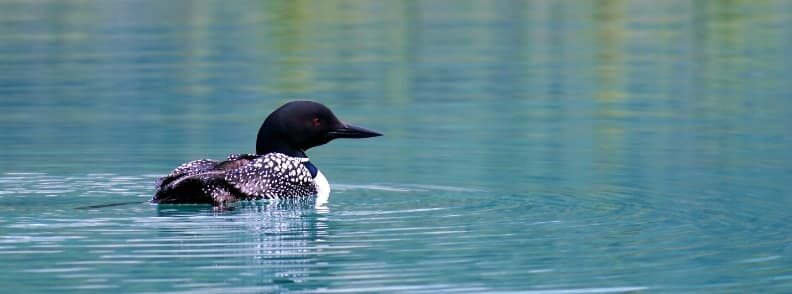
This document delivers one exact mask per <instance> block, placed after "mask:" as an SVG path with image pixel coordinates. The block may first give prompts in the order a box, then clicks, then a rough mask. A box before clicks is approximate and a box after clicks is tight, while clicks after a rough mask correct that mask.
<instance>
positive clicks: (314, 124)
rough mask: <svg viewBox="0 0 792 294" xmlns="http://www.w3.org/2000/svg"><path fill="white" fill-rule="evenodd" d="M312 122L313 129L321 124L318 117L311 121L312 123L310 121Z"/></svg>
mask: <svg viewBox="0 0 792 294" xmlns="http://www.w3.org/2000/svg"><path fill="white" fill-rule="evenodd" d="M312 122H313V126H314V127H318V126H319V125H321V124H322V123H321V122H320V121H319V118H318V117H315V118H314V119H313V121H312Z"/></svg>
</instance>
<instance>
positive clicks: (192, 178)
mask: <svg viewBox="0 0 792 294" xmlns="http://www.w3.org/2000/svg"><path fill="white" fill-rule="evenodd" d="M307 163H308V158H302V157H291V156H287V155H285V154H281V153H268V154H265V155H261V156H258V155H251V154H231V155H229V156H228V158H227V159H226V160H225V161H216V160H209V159H201V160H195V161H191V162H188V163H185V164H182V165H180V166H179V167H177V168H176V169H175V170H173V172H171V173H170V174H169V175H167V176H165V177H163V178H161V179H160V180H159V181H158V182H157V192H156V194H155V196H154V199H153V201H154V202H157V203H212V204H215V205H221V204H224V203H229V202H234V201H239V200H256V199H277V198H294V197H305V196H310V195H314V194H316V191H317V190H316V189H317V188H316V185H315V184H314V181H313V177H312V176H311V172H310V171H309V170H308V168H307V167H306V166H305V164H307Z"/></svg>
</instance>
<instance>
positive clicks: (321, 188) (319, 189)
mask: <svg viewBox="0 0 792 294" xmlns="http://www.w3.org/2000/svg"><path fill="white" fill-rule="evenodd" d="M314 184H315V185H316V206H320V205H325V204H327V201H328V200H329V199H330V183H329V182H327V178H325V176H324V174H322V171H320V170H317V171H316V177H315V178H314Z"/></svg>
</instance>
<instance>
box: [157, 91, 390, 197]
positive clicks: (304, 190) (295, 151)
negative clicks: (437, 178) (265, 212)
mask: <svg viewBox="0 0 792 294" xmlns="http://www.w3.org/2000/svg"><path fill="white" fill-rule="evenodd" d="M380 135H381V134H379V133H377V132H374V131H371V130H367V129H364V128H361V127H356V126H352V125H349V124H346V123H343V122H341V121H340V120H338V119H337V118H336V117H335V115H333V113H332V112H331V111H330V109H328V108H327V107H325V106H324V105H321V104H319V103H316V102H311V101H294V102H289V103H287V104H285V105H283V106H281V107H280V108H278V109H277V110H275V111H274V112H273V113H272V114H270V115H269V116H268V117H267V119H266V120H265V121H264V123H262V125H261V128H260V129H259V133H258V138H257V142H256V154H231V155H229V156H228V158H227V159H226V160H224V161H217V160H210V159H201V160H195V161H190V162H187V163H184V164H182V165H180V166H179V167H177V168H176V169H175V170H173V171H172V172H171V173H170V174H168V175H167V176H165V177H162V178H160V179H159V180H158V181H157V191H156V194H155V195H154V198H153V199H152V202H155V203H172V204H180V203H211V204H214V205H223V204H226V203H230V202H235V201H239V200H257V199H277V198H297V197H305V196H311V195H318V197H320V198H324V199H326V198H327V197H328V195H329V193H330V187H329V185H328V183H327V179H326V178H325V177H324V175H323V174H322V172H321V171H319V170H318V169H317V168H316V166H314V165H313V164H312V163H311V162H310V161H309V159H308V157H307V156H306V155H305V150H307V149H308V148H311V147H315V146H319V145H322V144H325V143H327V142H329V141H330V140H333V139H336V138H368V137H374V136H380Z"/></svg>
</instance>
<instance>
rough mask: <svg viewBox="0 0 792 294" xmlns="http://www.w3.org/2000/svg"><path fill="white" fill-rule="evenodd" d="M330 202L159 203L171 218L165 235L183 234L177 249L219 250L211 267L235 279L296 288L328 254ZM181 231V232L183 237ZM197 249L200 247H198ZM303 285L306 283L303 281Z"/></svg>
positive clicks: (214, 252) (203, 253)
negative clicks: (220, 205) (209, 204)
mask: <svg viewBox="0 0 792 294" xmlns="http://www.w3.org/2000/svg"><path fill="white" fill-rule="evenodd" d="M329 212H330V211H329V209H328V207H327V203H326V202H324V203H317V201H316V199H315V198H295V199H280V200H270V201H253V202H247V201H242V202H238V203H235V204H234V205H232V206H226V207H222V208H217V207H211V206H208V205H158V206H157V215H158V216H160V217H164V218H167V219H169V221H168V222H170V223H171V225H169V226H162V227H161V229H162V231H161V232H160V233H161V234H163V235H165V236H163V237H165V238H174V237H178V238H182V237H183V239H184V242H179V243H177V244H173V246H177V247H180V248H171V249H175V250H176V251H182V252H184V253H186V255H185V256H187V257H189V255H190V254H193V253H195V252H196V251H198V252H200V254H201V256H202V257H206V255H213V256H210V257H216V258H214V261H213V263H212V265H211V268H209V270H211V271H213V272H216V274H217V275H222V276H225V277H227V278H231V279H239V281H236V282H235V283H242V284H246V285H251V286H256V285H262V284H269V285H272V284H276V285H281V286H282V287H288V288H289V289H292V290H296V289H298V288H300V287H303V286H304V287H315V286H316V285H312V286H309V285H306V284H303V283H304V282H305V280H306V279H308V278H309V277H310V275H311V274H312V273H316V272H318V271H319V270H320V269H318V268H317V266H321V264H323V263H322V262H318V259H319V258H321V257H322V256H325V255H327V254H333V252H332V250H330V251H327V248H325V247H326V246H322V243H324V242H326V240H327V237H328V224H327V216H326V214H328V213H329ZM179 236H181V237H179ZM196 248H197V249H198V250H196ZM300 285H303V286H300Z"/></svg>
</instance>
